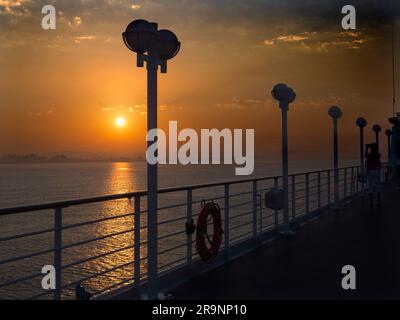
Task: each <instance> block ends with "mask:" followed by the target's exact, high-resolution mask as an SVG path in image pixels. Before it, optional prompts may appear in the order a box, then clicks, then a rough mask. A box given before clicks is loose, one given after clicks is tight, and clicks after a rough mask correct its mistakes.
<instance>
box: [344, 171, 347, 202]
mask: <svg viewBox="0 0 400 320" xmlns="http://www.w3.org/2000/svg"><path fill="white" fill-rule="evenodd" d="M343 189H344V190H343V193H344V195H343V198H344V199H346V197H347V168H345V169H344V187H343Z"/></svg>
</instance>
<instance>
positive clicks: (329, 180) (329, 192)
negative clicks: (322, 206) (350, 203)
mask: <svg viewBox="0 0 400 320" xmlns="http://www.w3.org/2000/svg"><path fill="white" fill-rule="evenodd" d="M328 205H331V170H328Z"/></svg>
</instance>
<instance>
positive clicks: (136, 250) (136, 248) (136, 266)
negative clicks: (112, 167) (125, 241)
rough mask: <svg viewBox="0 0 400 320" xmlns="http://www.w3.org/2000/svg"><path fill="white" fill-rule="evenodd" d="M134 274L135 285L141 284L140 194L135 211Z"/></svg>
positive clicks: (136, 197) (136, 198) (136, 199)
mask: <svg viewBox="0 0 400 320" xmlns="http://www.w3.org/2000/svg"><path fill="white" fill-rule="evenodd" d="M134 219H135V221H134V231H133V233H134V243H133V254H134V259H135V260H134V276H135V285H139V284H140V262H141V261H140V196H135V212H134Z"/></svg>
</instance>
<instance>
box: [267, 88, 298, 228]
mask: <svg viewBox="0 0 400 320" xmlns="http://www.w3.org/2000/svg"><path fill="white" fill-rule="evenodd" d="M271 94H272V97H273V98H274V99H275V100H277V101H278V102H279V107H280V109H281V111H282V180H283V232H282V234H283V235H285V236H289V235H292V234H293V232H292V231H291V230H290V225H289V223H290V222H289V159H288V129H287V112H288V111H289V104H290V103H292V102H293V101H294V100H295V99H296V93H295V92H294V90H293V89H292V88H289V87H288V86H287V85H286V84H283V83H279V84H277V85H275V86H274V88H273V89H272V92H271Z"/></svg>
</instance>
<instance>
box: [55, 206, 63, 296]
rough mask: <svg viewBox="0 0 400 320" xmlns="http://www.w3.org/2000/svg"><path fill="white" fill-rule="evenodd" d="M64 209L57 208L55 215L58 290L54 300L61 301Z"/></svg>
mask: <svg viewBox="0 0 400 320" xmlns="http://www.w3.org/2000/svg"><path fill="white" fill-rule="evenodd" d="M61 247H62V208H56V209H55V214H54V268H55V270H56V289H55V290H54V300H61V267H62V251H61V250H62V249H61Z"/></svg>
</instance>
